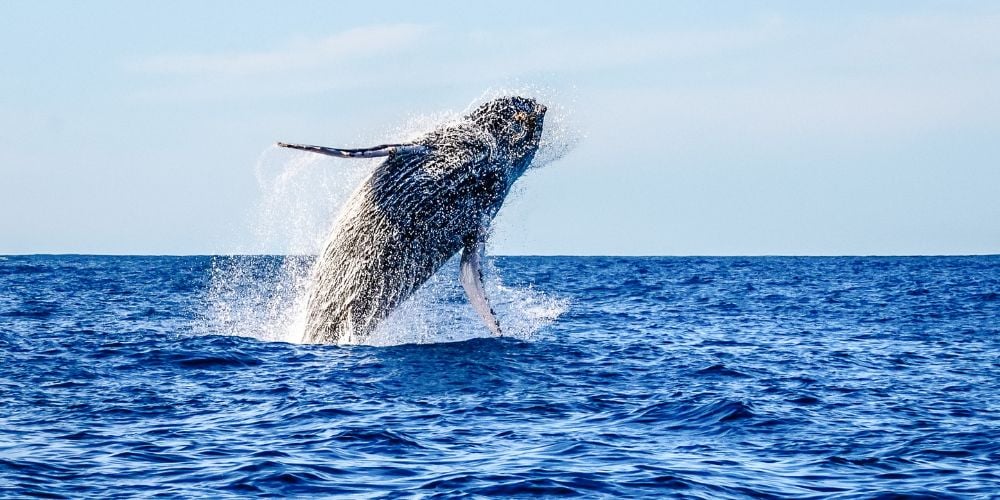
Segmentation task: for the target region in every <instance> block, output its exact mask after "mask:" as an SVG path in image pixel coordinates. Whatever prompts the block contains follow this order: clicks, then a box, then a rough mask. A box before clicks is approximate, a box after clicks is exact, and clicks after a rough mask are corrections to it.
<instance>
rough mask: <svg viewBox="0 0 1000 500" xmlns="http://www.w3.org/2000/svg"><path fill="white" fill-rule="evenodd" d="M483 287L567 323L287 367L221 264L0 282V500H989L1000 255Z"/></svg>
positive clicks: (997, 430)
mask: <svg viewBox="0 0 1000 500" xmlns="http://www.w3.org/2000/svg"><path fill="white" fill-rule="evenodd" d="M275 261H279V262H280V259H277V258H273V259H258V260H256V261H254V262H257V263H258V265H260V266H262V267H261V270H260V272H261V273H262V274H266V273H267V270H266V269H264V268H266V267H268V266H272V267H273V266H274V265H275ZM216 264H218V262H216ZM495 265H496V269H497V270H498V272H499V273H500V274H501V275H502V276H503V279H504V283H505V284H506V285H507V286H510V287H512V288H515V289H529V288H530V289H532V290H534V291H536V292H537V293H540V294H544V295H545V296H547V297H550V298H551V299H552V300H560V301H564V303H565V304H567V306H566V309H565V312H563V313H562V314H561V315H559V316H558V317H557V318H555V320H554V321H553V322H551V323H548V324H546V325H545V326H544V327H542V328H541V329H540V330H538V331H536V332H534V333H533V334H532V335H530V337H529V338H527V340H523V339H516V340H515V339H494V338H477V339H472V340H466V341H463V342H450V343H430V344H421V345H415V344H408V345H399V346H392V347H373V346H342V347H338V346H315V345H296V344H290V343H283V342H267V341H262V340H258V339H255V338H247V337H239V336H232V335H227V334H228V333H230V332H227V331H218V330H214V329H215V328H217V327H216V326H213V325H216V323H214V322H213V318H212V312H211V311H212V304H211V302H212V298H211V293H210V291H211V288H212V286H211V283H210V281H211V275H212V268H213V262H212V258H209V257H90V256H60V257H49V256H27V257H14V256H12V257H5V258H0V400H2V409H0V495H3V496H26V495H45V496H52V497H60V496H62V497H67V498H78V497H81V496H142V495H151V494H165V495H172V496H180V497H189V496H211V497H219V496H246V495H258V494H269V493H270V494H280V495H298V496H312V495H331V494H363V495H366V496H380V495H389V496H397V495H402V496H409V495H438V494H441V495H450V494H463V493H464V494H480V495H526V494H542V495H557V494H572V493H577V494H582V495H587V496H599V495H605V496H639V495H649V496H669V495H676V496H684V497H693V498H719V497H744V496H752V497H768V496H774V497H783V498H785V497H800V498H806V497H809V498H828V497H837V496H844V497H856V496H857V497H872V496H878V495H883V494H885V495H888V494H891V493H903V494H912V495H930V496H935V497H941V496H956V497H990V496H995V495H997V494H998V492H1000V477H998V474H1000V471H998V467H997V464H998V463H1000V424H998V422H1000V396H998V393H1000V384H998V377H997V374H998V373H1000V257H997V256H989V257H933V258H618V257H608V258H577V257H558V258H557V257H541V258H540V257H517V258H499V259H497V260H496V262H495ZM445 272H449V273H450V272H451V271H450V270H447V269H446V271H445ZM251 274H253V273H252V272H251ZM448 282H449V283H451V280H448ZM454 286H455V287H458V286H459V285H457V283H454ZM457 289H458V288H456V290H457ZM449 297H451V296H450V295H449ZM449 300H453V301H461V300H462V297H461V295H460V292H457V293H455V294H454V296H453V297H452V298H450V299H449ZM458 303H459V304H460V302H458ZM503 319H504V318H503V315H502V316H501V320H503ZM397 328H406V325H405V324H400V325H399V326H397ZM441 328H442V329H449V328H454V327H452V326H447V327H441ZM462 328H467V329H468V331H473V332H476V331H479V330H476V329H477V328H481V329H482V330H481V334H482V335H486V333H487V332H486V330H485V327H482V326H481V325H477V324H469V325H465V326H463V327H462ZM402 333H403V332H401V334H402ZM438 333H439V334H440V335H441V336H442V338H450V337H448V336H447V335H448V334H449V333H450V332H448V331H442V332H438ZM420 338H421V339H423V340H425V341H434V335H430V336H428V335H424V336H422V337H420Z"/></svg>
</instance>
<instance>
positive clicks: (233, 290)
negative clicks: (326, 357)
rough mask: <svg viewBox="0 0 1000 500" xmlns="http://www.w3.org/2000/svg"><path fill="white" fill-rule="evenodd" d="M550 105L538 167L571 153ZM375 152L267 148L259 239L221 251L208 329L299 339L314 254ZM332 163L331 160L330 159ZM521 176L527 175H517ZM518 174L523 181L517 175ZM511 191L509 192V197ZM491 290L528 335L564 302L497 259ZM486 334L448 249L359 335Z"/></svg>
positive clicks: (570, 134)
mask: <svg viewBox="0 0 1000 500" xmlns="http://www.w3.org/2000/svg"><path fill="white" fill-rule="evenodd" d="M539 93H540V92H538V91H537V89H505V90H499V89H498V90H489V91H487V92H485V93H484V94H483V95H482V96H480V97H479V98H477V99H476V100H474V101H473V102H472V103H470V104H469V106H468V107H467V108H466V109H464V110H460V111H444V112H440V113H434V114H426V115H415V116H410V117H409V118H408V119H407V120H406V121H405V122H404V124H403V125H402V126H399V127H396V128H392V129H388V130H386V131H384V132H383V133H380V134H372V139H371V140H370V142H371V143H372V144H378V143H396V142H406V141H408V140H413V139H415V138H416V137H419V136H421V135H423V134H425V133H427V132H429V131H431V130H433V129H435V128H438V127H441V126H443V125H447V124H450V123H454V122H456V121H458V120H460V119H461V118H462V116H464V115H465V114H466V113H467V112H468V111H469V110H471V109H473V108H474V107H476V106H478V105H479V104H481V103H482V102H485V101H487V100H490V99H492V98H495V97H497V96H500V95H510V94H522V95H524V94H528V95H532V94H534V95H538V94H539ZM539 99H541V100H544V101H545V103H546V105H547V106H548V107H549V112H548V113H547V114H546V122H545V123H546V125H545V129H544V131H543V136H542V141H541V145H540V147H539V150H538V152H537V153H536V155H535V160H534V162H533V163H532V168H533V169H534V168H540V167H542V166H544V165H547V164H549V163H552V162H553V161H555V160H556V159H558V158H561V157H562V156H563V155H565V154H566V153H567V152H568V151H569V150H570V149H572V147H573V146H574V145H575V144H576V142H577V139H578V137H579V134H577V133H575V132H574V131H573V130H572V129H571V128H570V127H568V126H567V124H568V120H567V119H566V116H567V114H568V113H567V110H568V108H567V107H566V106H560V105H559V104H553V103H555V102H556V101H555V100H554V99H551V98H550V97H548V96H544V95H543V96H541V97H540V98H539ZM379 162H380V160H379V159H369V160H349V161H348V160H338V159H333V158H327V157H323V156H320V155H314V154H309V153H303V152H290V151H288V150H284V149H279V148H275V147H272V148H269V149H268V150H267V151H265V152H264V153H263V154H262V155H261V158H260V159H259V160H258V163H257V166H256V169H255V172H256V176H257V181H258V186H259V189H260V192H261V201H260V203H259V205H258V207H257V213H256V217H255V218H254V221H253V227H252V228H251V229H252V232H253V235H254V242H253V247H252V248H250V249H249V252H248V253H250V254H253V255H245V256H227V257H219V258H216V259H215V260H214V262H213V266H212V280H211V286H210V289H209V294H208V296H209V297H208V298H209V300H208V305H209V323H210V325H209V329H210V331H213V332H215V333H227V334H231V335H238V336H246V337H254V338H258V339H261V340H266V341H282V342H296V343H297V342H300V341H301V338H302V333H303V331H304V325H305V317H306V299H307V291H308V288H309V284H310V279H311V278H312V268H313V264H314V262H315V255H316V254H317V253H319V251H320V250H321V249H322V247H323V242H324V240H325V238H326V237H327V236H328V235H329V234H330V233H331V228H333V227H335V224H337V215H338V214H339V213H340V212H341V210H342V209H343V207H344V205H345V203H346V202H347V200H348V199H349V198H350V196H351V194H352V193H353V192H354V190H355V189H356V188H357V187H358V186H359V185H360V184H361V183H362V182H363V181H364V179H365V178H366V177H367V176H368V175H370V174H371V172H372V171H373V170H374V168H375V166H376V165H378V163H379ZM334 164H335V165H334ZM521 183H523V181H522V182H521ZM521 183H519V184H521ZM511 201H512V200H510V199H508V203H510V202H511ZM486 271H487V273H486V274H487V276H486V286H487V292H488V294H489V296H490V298H491V301H492V302H493V305H494V308H495V309H496V311H497V314H498V315H499V317H500V319H501V323H502V325H503V326H504V329H505V335H508V336H512V337H515V338H519V339H524V340H529V339H532V338H533V337H534V335H535V334H536V333H537V332H538V331H539V330H541V329H542V328H543V327H545V326H546V325H548V324H550V323H551V322H553V321H555V320H556V319H557V318H558V317H559V316H560V315H561V314H562V313H563V312H564V311H565V310H566V308H567V306H568V304H567V302H566V301H565V300H561V299H559V298H556V297H551V296H548V295H547V294H545V293H542V292H540V291H537V290H534V289H531V288H518V287H508V286H506V285H504V283H503V280H502V277H501V273H500V271H499V270H498V269H497V268H496V266H495V265H493V264H492V263H489V264H488V265H487V267H486ZM486 336H490V332H489V331H488V330H487V329H486V328H485V326H483V325H482V322H481V320H480V319H479V318H478V317H477V316H476V314H475V312H474V311H473V310H472V308H471V307H469V305H468V303H467V301H466V299H465V295H464V291H463V290H462V287H461V285H460V284H459V281H458V258H457V257H455V258H452V259H451V260H450V261H449V262H448V263H447V264H446V265H445V266H443V267H442V269H441V270H439V271H438V272H437V273H436V274H435V275H434V276H432V277H431V278H430V279H429V280H428V281H427V282H426V283H425V284H424V285H423V286H422V287H421V288H420V289H419V290H418V291H417V292H416V293H415V294H414V295H413V296H411V297H410V298H409V299H407V300H406V301H405V302H404V303H403V304H402V305H400V306H399V307H398V308H397V309H396V310H394V311H393V312H392V313H391V314H390V315H389V316H388V318H386V319H385V320H384V321H383V322H382V323H380V325H379V327H378V328H377V329H376V331H375V332H374V334H373V335H371V336H370V337H368V338H366V339H364V341H363V343H365V344H371V345H396V344H406V343H436V342H453V341H461V340H468V339H471V338H476V337H486Z"/></svg>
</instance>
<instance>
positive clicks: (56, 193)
mask: <svg viewBox="0 0 1000 500" xmlns="http://www.w3.org/2000/svg"><path fill="white" fill-rule="evenodd" d="M424 4H425V3H421V2H354V3H351V4H348V3H346V2H336V3H333V2H323V1H317V2H295V1H293V2H254V1H239V2H236V1H214V2H186V1H175V2H131V1H122V2H110V1H94V2H69V1H67V2H55V1H37V2H35V1H11V2H5V3H4V9H3V10H4V12H3V16H2V18H0V55H2V58H0V61H2V66H3V68H2V71H0V254H20V253H102V254H222V253H248V252H250V253H255V252H264V253H285V252H290V251H293V250H294V249H293V248H292V246H290V245H289V244H288V242H284V241H282V238H281V237H280V236H279V237H275V236H274V234H270V235H264V236H262V235H261V232H262V231H261V227H263V226H266V224H263V223H262V222H261V218H262V215H261V207H262V206H264V205H268V204H270V206H273V205H275V204H279V205H280V204H281V203H284V202H286V201H287V203H289V204H292V205H294V203H295V198H297V197H301V196H308V195H309V194H308V193H305V194H303V193H302V192H301V191H302V189H303V188H302V186H300V187H299V191H296V192H295V193H293V194H294V196H289V199H288V200H282V199H280V196H281V192H280V190H279V191H275V190H274V189H273V185H270V187H269V186H268V185H267V183H264V184H262V183H261V172H262V170H267V169H271V170H274V169H277V170H279V171H280V170H282V169H284V168H291V167H288V165H293V164H296V162H299V163H301V162H302V161H303V160H302V159H301V158H300V157H296V156H294V154H292V153H290V152H289V153H285V152H279V151H277V150H275V149H274V147H273V143H274V142H275V141H278V140H283V141H288V142H302V143H312V144H323V145H330V146H343V147H350V146H356V147H357V146H365V145H370V144H366V143H365V141H377V140H380V139H386V138H390V139H391V138H394V137H392V134H393V133H396V134H397V135H398V133H399V132H398V130H400V127H403V124H406V123H413V122H414V121H417V122H421V120H422V122H421V123H427V121H428V118H427V117H429V116H430V117H433V116H442V114H443V113H455V112H460V111H461V110H463V109H466V108H467V107H468V106H469V105H470V103H473V102H474V101H476V100H477V99H482V96H483V95H484V94H486V93H488V92H491V91H493V92H495V91H497V90H498V89H499V90H501V91H504V90H512V91H516V92H519V93H529V94H531V93H533V94H534V95H536V96H537V97H539V98H540V99H542V100H543V101H545V102H546V103H549V104H550V109H552V111H551V112H550V115H552V122H553V124H554V125H553V127H554V128H553V130H559V131H561V132H560V133H562V134H564V135H565V138H564V139H565V142H567V143H571V144H572V148H571V149H570V150H569V151H568V152H567V153H566V154H565V155H564V156H563V157H562V158H561V159H559V160H557V161H555V162H552V163H550V164H547V165H545V166H544V167H541V168H537V169H533V170H531V171H529V173H528V174H527V175H525V177H523V178H522V179H521V180H520V181H518V185H517V189H516V193H515V194H514V195H513V196H512V197H511V198H510V199H509V200H508V202H507V205H506V206H505V208H504V210H503V212H502V213H501V216H500V217H499V219H498V221H497V223H496V225H495V228H494V234H493V240H494V241H493V242H492V243H491V251H492V252H493V253H495V254H536V255H549V254H560V255H917V254H997V253H1000V91H998V90H997V89H1000V4H998V3H996V2H985V1H983V2H963V1H949V2H923V1H919V0H913V1H885V2H867V1H865V2H853V1H845V2H801V1H788V2H700V1H692V2H659V1H651V2H639V1H636V2H630V1H627V2H616V3H613V5H610V4H608V3H607V2H581V1H575V2H537V1H534V2H519V1H507V2H505V3H503V4H502V5H499V6H498V5H493V6H488V5H471V4H472V2H426V5H424ZM557 115H558V116H557ZM555 124H558V125H555ZM392 131H396V132H392ZM298 154H304V153H298ZM282 155H285V156H282ZM262 162H263V163H264V164H266V165H265V167H266V168H263V169H262ZM296 168H309V169H319V170H322V169H338V168H341V164H340V163H337V161H336V160H333V159H331V160H329V161H326V160H324V161H321V162H318V161H313V162H311V163H308V164H307V165H306V166H305V167H302V166H301V165H299V167H296ZM344 168H346V169H355V170H356V169H357V168H362V169H364V168H368V167H364V166H362V167H357V166H348V167H344ZM327 172H329V170H327ZM329 175H334V177H333V179H334V180H335V181H336V180H338V179H339V180H340V181H342V182H341V183H356V182H357V181H358V180H359V179H360V178H359V177H358V176H357V175H340V176H337V175H336V174H329ZM341 187H343V186H341ZM351 187H353V186H346V187H343V188H344V189H350V188H351ZM306 188H308V186H306ZM338 189H339V188H338ZM313 194H315V193H313ZM319 196H320V197H322V196H323V193H319ZM276 198H278V199H276ZM335 207H336V203H333V202H331V203H330V205H329V206H324V205H323V204H320V205H319V206H318V207H317V206H311V208H310V210H318V211H319V212H324V211H330V210H334V209H335ZM286 208H287V207H286ZM275 213H278V214H279V216H280V214H281V213H284V212H281V211H280V210H279V211H277V212H274V211H273V210H272V211H271V212H270V222H269V223H268V224H270V226H268V227H273V226H274V225H275V224H278V225H281V224H285V225H287V226H294V225H295V224H297V223H301V222H302V220H303V219H302V218H301V217H300V218H295V217H288V218H287V219H282V218H281V217H278V219H279V220H275V218H276V217H275ZM329 216H330V214H327V213H320V214H318V215H316V214H314V215H311V216H310V217H312V219H318V220H322V221H327V220H328V217H329ZM265 218H266V217H265ZM313 225H315V223H314V221H313ZM324 227H325V226H324ZM321 231H322V229H321ZM272 233H273V231H272Z"/></svg>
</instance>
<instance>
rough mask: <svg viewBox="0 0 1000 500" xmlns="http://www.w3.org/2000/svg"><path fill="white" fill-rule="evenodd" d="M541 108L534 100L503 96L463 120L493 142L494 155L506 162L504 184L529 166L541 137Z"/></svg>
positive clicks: (542, 115)
mask: <svg viewBox="0 0 1000 500" xmlns="http://www.w3.org/2000/svg"><path fill="white" fill-rule="evenodd" d="M545 110H546V108H545V106H543V105H541V104H539V103H538V102H536V101H535V100H534V99H530V98H527V97H519V96H506V97H500V98H497V99H494V100H492V101H489V102H487V103H484V104H482V105H481V106H479V107H478V108H476V109H475V110H474V111H473V112H472V113H469V115H468V117H467V119H468V120H469V121H471V122H473V123H475V124H476V125H478V126H479V127H480V128H482V129H483V130H485V131H486V132H487V133H489V134H490V135H492V136H493V137H494V139H496V144H497V150H498V151H497V153H498V154H499V156H500V157H501V158H503V159H504V160H506V162H507V163H508V165H509V166H508V169H509V170H508V180H507V182H508V184H510V183H513V182H514V180H516V179H517V178H518V177H520V176H521V174H523V173H524V171H525V170H527V168H528V166H529V165H531V160H532V159H533V158H534V157H535V152H536V151H538V144H539V141H540V140H541V138H542V122H543V120H544V118H545Z"/></svg>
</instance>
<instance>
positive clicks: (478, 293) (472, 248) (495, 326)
mask: <svg viewBox="0 0 1000 500" xmlns="http://www.w3.org/2000/svg"><path fill="white" fill-rule="evenodd" d="M484 236H485V232H482V233H480V237H478V238H476V241H473V242H469V243H467V244H466V245H465V248H464V249H463V250H462V267H461V270H460V271H459V278H460V279H461V281H462V287H463V288H465V295H466V296H468V297H469V304H472V308H473V309H475V310H476V312H477V313H479V317H480V318H482V319H483V322H484V323H486V327H487V328H489V329H490V331H492V332H493V334H494V335H503V331H502V330H500V321H498V320H497V315H496V313H495V312H493V307H491V306H490V301H489V300H488V299H487V298H486V287H485V285H484V283H483V257H484V253H485V249H486V241H485V239H484Z"/></svg>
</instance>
